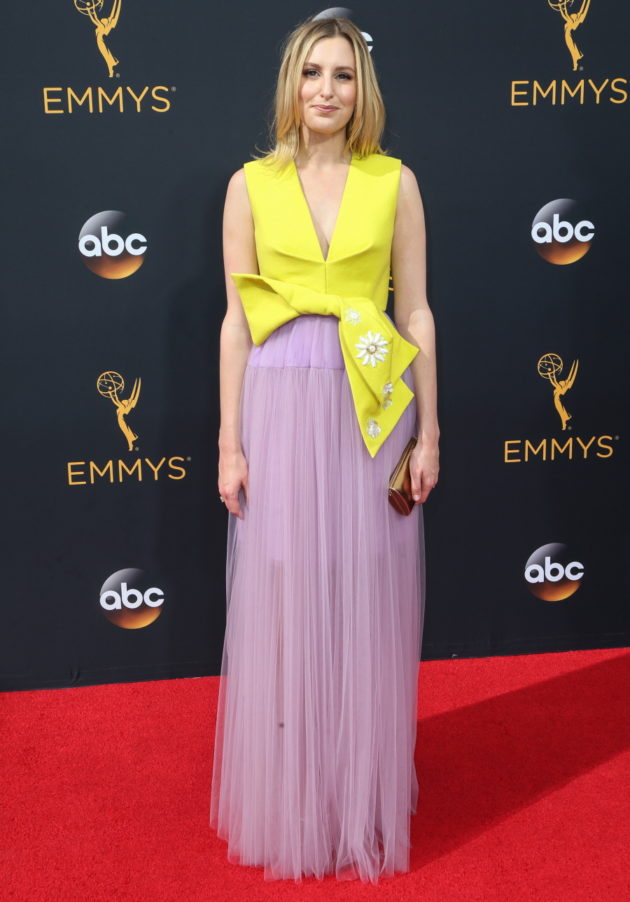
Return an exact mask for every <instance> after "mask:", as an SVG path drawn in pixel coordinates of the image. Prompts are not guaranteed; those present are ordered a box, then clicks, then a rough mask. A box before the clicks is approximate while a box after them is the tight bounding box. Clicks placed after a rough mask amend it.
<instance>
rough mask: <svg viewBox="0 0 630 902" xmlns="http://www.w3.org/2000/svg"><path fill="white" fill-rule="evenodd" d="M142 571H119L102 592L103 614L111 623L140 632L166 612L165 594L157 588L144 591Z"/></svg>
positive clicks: (109, 579)
mask: <svg viewBox="0 0 630 902" xmlns="http://www.w3.org/2000/svg"><path fill="white" fill-rule="evenodd" d="M145 585H146V580H145V579H144V573H143V571H142V570H137V569H136V568H129V569H127V570H117V571H116V573H112V575H111V576H108V577H107V579H106V580H105V582H104V583H103V585H102V586H101V592H100V599H99V601H100V606H101V611H102V612H103V613H104V614H105V616H106V617H107V619H108V620H109V622H110V623H113V624H114V626H119V627H121V628H122V629H125V630H139V629H143V627H145V626H149V624H151V623H154V621H156V620H157V619H158V617H159V616H160V614H161V613H162V606H163V604H164V601H165V597H164V592H163V591H162V589H158V588H157V586H150V587H149V588H144V586H145Z"/></svg>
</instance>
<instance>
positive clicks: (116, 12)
mask: <svg viewBox="0 0 630 902" xmlns="http://www.w3.org/2000/svg"><path fill="white" fill-rule="evenodd" d="M121 3H122V0H113V3H112V7H111V10H110V13H109V16H102V17H99V15H98V13H99V12H100V11H101V10H102V9H103V0H74V7H75V9H76V10H77V11H78V12H80V13H81V14H82V15H84V16H87V17H88V18H89V20H90V22H91V23H92V25H93V26H94V34H95V37H96V46H97V47H98V50H99V53H100V54H101V56H102V57H103V59H104V60H105V65H106V66H107V72H108V75H109V77H110V78H112V77H113V75H114V68H115V67H116V66H117V65H118V60H117V59H116V57H115V56H114V54H113V53H112V52H111V50H110V49H109V47H108V46H107V44H106V43H105V38H106V37H108V35H109V34H110V32H112V31H113V30H114V28H116V26H117V25H118V19H119V16H120V6H121Z"/></svg>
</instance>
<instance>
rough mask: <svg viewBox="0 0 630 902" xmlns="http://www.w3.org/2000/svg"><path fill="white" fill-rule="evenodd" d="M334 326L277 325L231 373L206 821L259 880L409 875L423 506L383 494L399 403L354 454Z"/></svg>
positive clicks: (327, 320) (329, 321)
mask: <svg viewBox="0 0 630 902" xmlns="http://www.w3.org/2000/svg"><path fill="white" fill-rule="evenodd" d="M338 324H339V321H338V319H337V318H336V317H334V316H320V315H318V314H310V315H302V316H299V317H298V318H297V319H295V320H292V321H291V322H289V323H286V324H285V325H284V326H282V327H281V328H279V329H277V330H276V331H275V332H274V333H272V335H270V336H269V338H268V339H267V340H266V342H265V343H264V344H263V345H260V346H258V347H257V346H254V347H252V349H251V351H250V355H249V359H248V363H247V367H246V370H245V374H244V379H243V391H242V396H241V443H242V447H243V451H244V453H245V457H246V458H247V461H248V465H249V499H248V502H247V503H245V500H244V496H243V493H242V492H241V495H240V501H241V504H242V505H243V512H244V519H243V520H240V519H239V518H238V517H235V516H233V515H231V514H230V515H228V546H227V569H226V582H227V626H226V633H225V644H224V649H223V661H222V668H221V680H220V691H219V703H218V712H217V725H216V736H215V746H214V760H213V769H212V787H211V799H210V825H211V826H212V827H213V828H214V829H215V830H216V831H217V834H218V836H219V837H221V838H223V839H225V840H227V843H228V848H227V857H228V860H229V861H230V862H232V863H239V864H242V865H256V866H261V867H264V879H266V880H273V879H279V878H293V879H294V880H297V881H299V880H301V878H302V876H315V877H318V878H322V877H323V876H324V875H325V874H333V875H335V876H336V877H337V878H339V879H353V878H359V879H361V880H362V881H364V882H368V881H371V882H374V883H376V882H377V881H378V879H379V877H380V876H381V875H391V874H393V873H394V872H396V871H408V870H409V853H410V816H411V813H412V812H415V811H416V808H417V802H418V789H419V787H418V779H417V775H416V770H415V766H414V747H415V740H416V721H417V689H418V662H419V657H420V648H421V642H422V626H423V620H424V533H423V517H422V508H421V506H419V505H416V506H415V507H414V510H413V512H412V513H411V514H410V515H409V516H408V517H405V516H401V515H400V514H398V513H396V511H395V510H394V509H393V508H392V507H391V505H390V504H389V502H388V500H387V481H388V479H389V475H390V473H391V471H392V469H393V468H394V465H395V463H396V461H397V460H398V458H399V457H400V454H401V453H402V451H403V448H404V447H405V445H406V443H407V441H408V439H409V438H410V436H411V435H415V434H417V422H416V404H415V399H413V400H412V401H411V402H410V403H409V405H408V406H407V408H406V410H405V412H404V414H403V415H402V417H401V419H400V420H399V421H398V423H397V424H396V427H395V429H394V431H393V432H392V433H391V434H390V436H389V437H388V438H387V440H386V441H385V443H384V444H383V446H382V447H381V448H380V450H379V451H378V453H377V455H376V457H374V458H372V457H370V455H369V453H368V451H367V449H366V447H365V445H364V443H363V439H362V437H361V434H360V432H359V426H358V423H357V420H356V414H355V409H354V405H353V402H352V394H351V391H350V384H349V382H348V378H347V375H346V371H345V368H344V362H343V357H342V355H341V349H340V345H339V334H338ZM403 378H404V380H405V382H406V383H407V384H408V385H409V386H410V387H411V388H413V380H412V376H411V371H410V369H407V370H406V371H405V373H404V376H403Z"/></svg>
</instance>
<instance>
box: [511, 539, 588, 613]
mask: <svg viewBox="0 0 630 902" xmlns="http://www.w3.org/2000/svg"><path fill="white" fill-rule="evenodd" d="M524 576H525V583H526V585H527V588H528V589H529V591H530V592H531V593H532V595H535V596H536V597H537V598H541V599H542V600H543V601H563V600H564V599H565V598H569V597H570V596H571V595H573V593H574V592H577V590H578V589H579V588H580V586H581V585H582V578H583V576H584V564H581V563H580V562H579V561H574V560H572V555H571V554H570V553H569V549H568V548H567V546H566V545H561V544H559V543H556V542H552V543H551V544H549V545H541V546H540V548H537V549H536V551H534V553H533V554H531V555H530V557H529V558H528V560H527V563H526V564H525V573H524Z"/></svg>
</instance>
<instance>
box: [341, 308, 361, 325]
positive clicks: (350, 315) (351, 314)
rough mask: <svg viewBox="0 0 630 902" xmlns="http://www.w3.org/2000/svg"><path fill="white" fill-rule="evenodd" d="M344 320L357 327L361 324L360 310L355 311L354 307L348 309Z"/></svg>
mask: <svg viewBox="0 0 630 902" xmlns="http://www.w3.org/2000/svg"><path fill="white" fill-rule="evenodd" d="M344 319H345V321H346V322H347V323H350V324H351V325H353V326H356V324H357V323H360V322H361V314H360V313H359V311H358V310H355V309H354V308H353V307H348V309H347V310H346V312H345V314H344Z"/></svg>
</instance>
